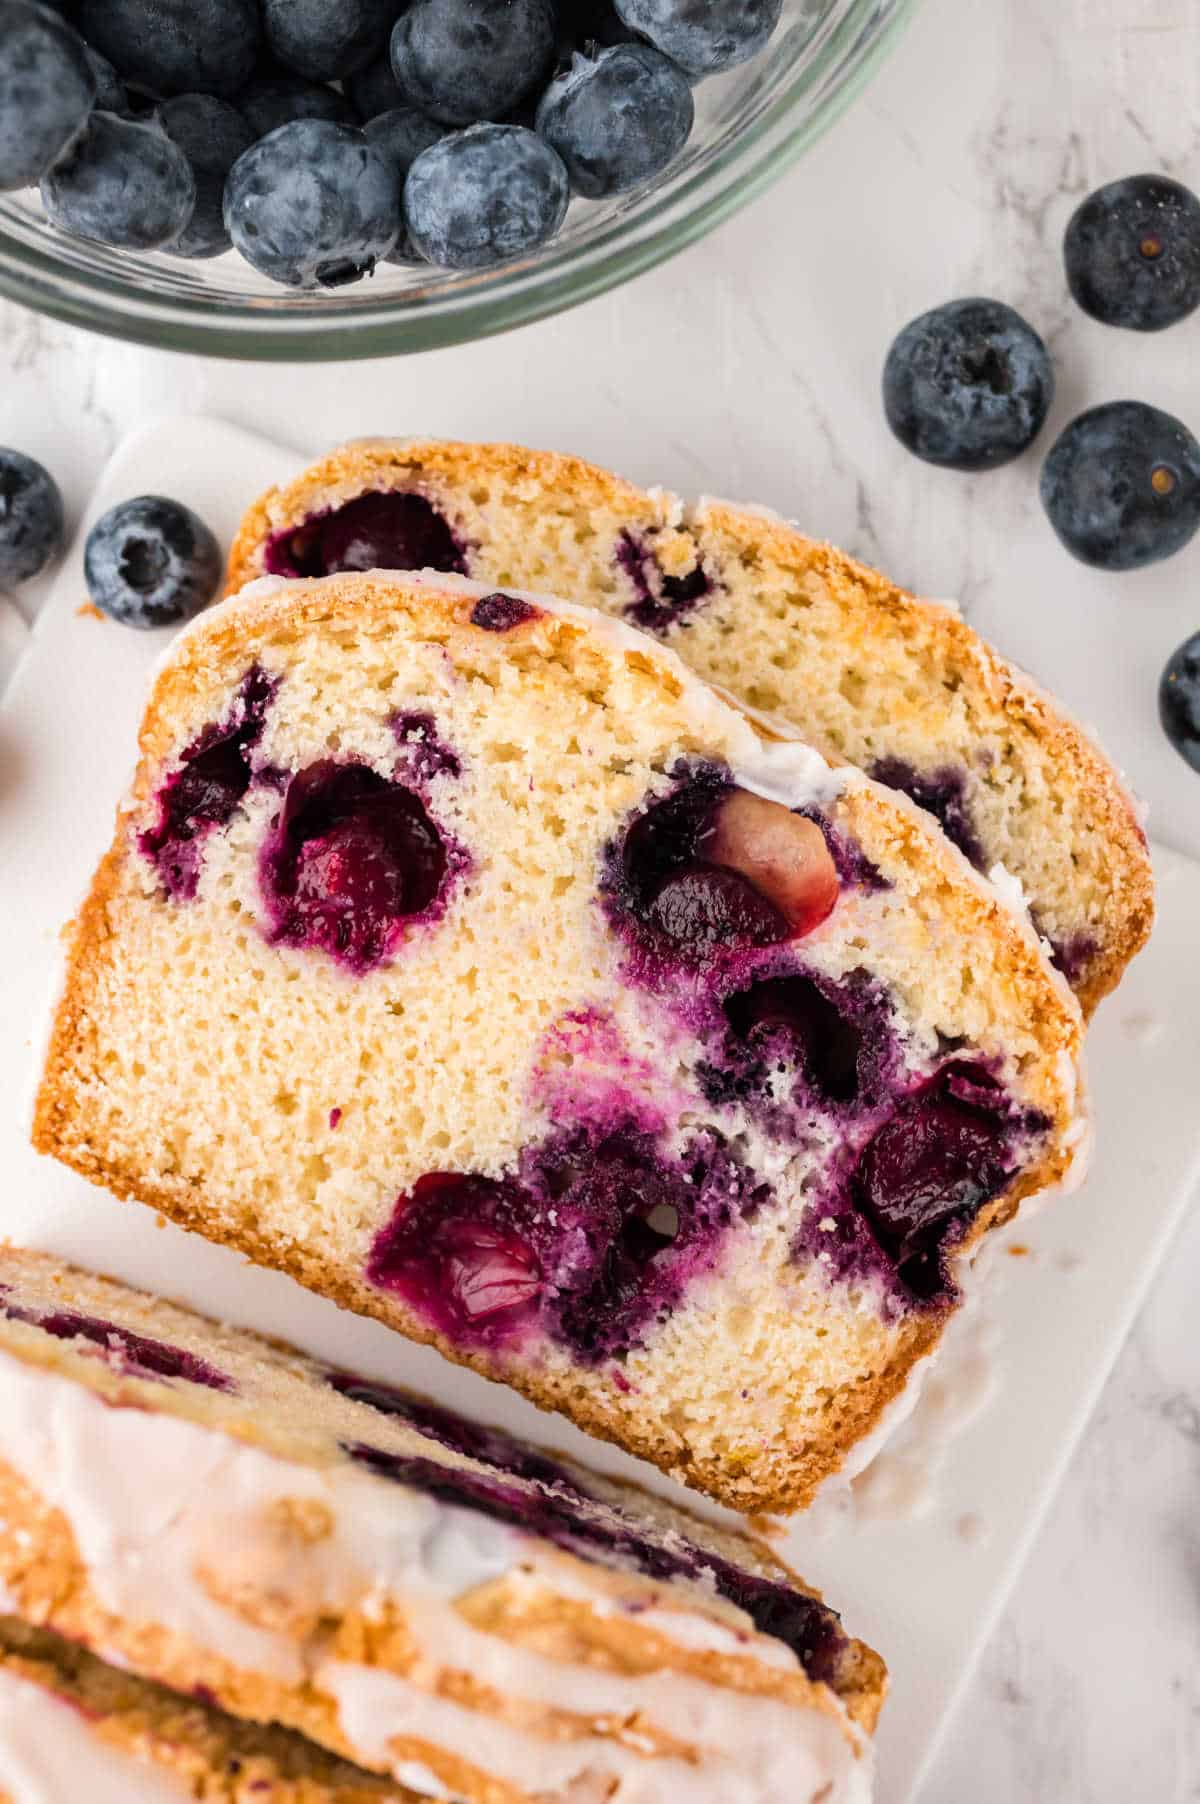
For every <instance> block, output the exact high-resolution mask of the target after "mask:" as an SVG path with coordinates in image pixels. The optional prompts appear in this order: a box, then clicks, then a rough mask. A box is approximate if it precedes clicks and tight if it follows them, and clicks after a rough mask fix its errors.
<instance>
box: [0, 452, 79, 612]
mask: <svg viewBox="0 0 1200 1804" xmlns="http://www.w3.org/2000/svg"><path fill="white" fill-rule="evenodd" d="M62 536H63V504H62V496H61V495H60V494H59V492H58V484H57V483H56V482H55V480H54V478H53V476H51V474H50V472H49V471H48V470H45V469H43V468H42V466H41V464H39V463H35V461H34V459H33V458H32V457H26V456H25V454H24V452H22V451H12V450H10V449H9V448H8V447H7V446H4V445H0V588H4V589H14V588H15V587H16V585H17V584H18V583H24V582H28V581H29V579H30V577H32V576H38V575H40V573H41V572H42V571H43V570H44V569H45V568H46V565H47V564H48V563H49V562H50V559H51V558H52V557H54V556H55V554H56V553H57V552H58V550H59V548H60V546H61V545H62Z"/></svg>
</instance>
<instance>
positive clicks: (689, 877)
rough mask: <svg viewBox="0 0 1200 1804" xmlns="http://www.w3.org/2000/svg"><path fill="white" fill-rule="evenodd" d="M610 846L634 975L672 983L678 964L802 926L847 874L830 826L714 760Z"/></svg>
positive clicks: (609, 868) (713, 959) (682, 774)
mask: <svg viewBox="0 0 1200 1804" xmlns="http://www.w3.org/2000/svg"><path fill="white" fill-rule="evenodd" d="M673 778H674V787H673V788H672V789H671V790H670V791H669V792H668V793H667V794H666V795H665V796H661V797H659V798H657V799H656V800H653V801H651V802H650V804H649V805H648V806H647V807H646V808H644V809H643V810H642V811H641V812H640V813H639V814H638V815H636V816H635V818H634V819H633V821H632V822H631V823H630V825H629V826H628V827H627V828H626V829H625V831H624V832H623V833H622V834H621V835H620V836H618V837H617V838H616V839H614V840H613V841H611V842H610V844H609V846H608V847H607V849H606V852H605V855H604V870H603V873H602V876H601V883H600V888H601V894H602V896H603V898H604V905H605V908H606V910H607V913H608V916H609V920H610V921H611V923H612V924H613V926H614V927H616V928H617V930H618V931H620V932H621V933H622V934H623V935H624V937H625V938H626V939H627V940H629V941H630V942H631V943H632V945H633V947H634V949H635V952H636V954H638V955H639V956H636V957H635V959H634V961H633V966H632V970H631V975H632V976H633V978H634V980H635V981H637V982H640V983H642V984H644V985H646V986H647V987H650V988H663V987H664V986H665V987H667V988H670V987H673V986H674V985H675V980H676V977H677V974H678V971H679V968H680V967H681V966H683V967H690V968H692V969H693V970H695V969H702V968H705V967H711V966H713V965H714V964H720V963H722V962H723V961H724V962H728V960H729V959H730V957H731V956H734V957H736V956H737V955H739V954H745V953H747V952H753V951H761V950H762V949H763V948H764V947H770V946H778V945H781V944H783V943H784V942H789V941H795V940H798V939H802V938H804V937H805V936H806V935H807V934H810V933H812V932H813V931H815V929H816V928H817V927H819V926H820V925H821V923H822V922H823V921H824V920H825V919H826V918H827V917H828V915H829V914H830V913H831V912H832V910H833V908H834V907H835V905H836V903H837V899H838V895H839V893H840V890H841V887H842V879H841V877H840V875H839V873H838V870H837V866H836V864H835V862H834V859H833V857H832V855H831V853H830V851H829V848H828V845H827V843H826V837H825V833H824V830H823V829H822V828H821V827H820V825H819V824H817V823H816V822H814V821H812V820H809V819H808V818H806V817H805V816H804V815H803V814H802V813H800V812H799V811H794V810H791V809H789V808H787V807H785V806H784V805H783V804H782V803H780V802H773V801H768V800H765V799H764V798H763V797H761V796H758V795H754V794H752V793H751V792H750V791H749V790H746V789H742V788H739V787H738V786H737V785H736V784H735V783H734V782H733V781H732V778H731V777H730V774H729V772H728V771H727V770H725V769H723V768H721V767H719V766H716V765H711V764H704V765H696V766H692V767H690V768H688V767H683V768H681V769H677V770H676V771H675V772H674V773H673Z"/></svg>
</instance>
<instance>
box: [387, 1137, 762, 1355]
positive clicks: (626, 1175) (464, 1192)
mask: <svg viewBox="0 0 1200 1804" xmlns="http://www.w3.org/2000/svg"><path fill="white" fill-rule="evenodd" d="M770 1198H771V1191H770V1187H769V1186H768V1185H767V1184H766V1183H765V1182H763V1181H762V1179H761V1178H759V1177H758V1176H757V1175H756V1174H754V1173H752V1172H750V1171H749V1170H747V1169H746V1167H745V1166H744V1165H742V1164H741V1162H740V1161H739V1159H738V1158H737V1157H736V1156H735V1154H734V1152H733V1151H732V1150H731V1148H730V1147H729V1146H728V1145H727V1144H726V1143H725V1141H724V1140H723V1139H722V1137H721V1136H720V1135H719V1134H716V1133H714V1132H712V1131H711V1130H709V1131H705V1132H699V1133H696V1134H694V1135H693V1136H692V1138H691V1140H690V1141H689V1142H687V1144H686V1145H685V1146H684V1147H683V1148H682V1149H681V1150H680V1151H679V1152H678V1153H676V1154H670V1153H667V1152H665V1151H664V1150H663V1148H662V1145H661V1137H660V1136H658V1135H655V1134H649V1133H647V1132H645V1131H644V1130H643V1129H642V1128H641V1127H640V1126H639V1125H637V1123H636V1122H628V1123H626V1124H624V1125H623V1126H604V1127H597V1126H596V1125H595V1124H594V1123H588V1122H578V1123H576V1124H575V1125H573V1126H571V1127H569V1128H565V1129H563V1130H561V1131H559V1132H556V1133H553V1134H551V1135H549V1136H548V1137H547V1138H546V1139H544V1140H542V1141H540V1142H538V1143H535V1144H533V1145H530V1146H528V1147H526V1148H525V1149H524V1151H523V1152H522V1154H521V1156H520V1159H519V1160H518V1163H517V1169H516V1171H515V1172H514V1173H512V1174H510V1175H506V1176H504V1177H499V1178H494V1177H485V1176H482V1175H480V1174H478V1173H469V1172H468V1173H458V1172H428V1173H426V1174H425V1175H424V1176H423V1177H421V1178H419V1179H418V1180H417V1182H416V1183H415V1184H414V1185H413V1187H412V1190H411V1191H410V1192H409V1193H408V1194H407V1195H405V1196H402V1197H401V1198H400V1199H399V1201H398V1202H397V1204H396V1208H395V1211H394V1214H393V1216H392V1219H391V1221H390V1222H389V1223H388V1224H387V1225H386V1226H385V1227H384V1228H383V1229H382V1231H381V1232H380V1233H379V1235H378V1236H377V1237H376V1240H375V1243H374V1246H373V1247H372V1250H371V1255H370V1258H369V1261H368V1265H367V1278H368V1280H369V1282H370V1283H372V1284H374V1285H377V1286H378V1287H379V1288H380V1289H383V1290H388V1291H391V1292H393V1293H394V1294H396V1295H398V1296H400V1297H403V1299H404V1300H405V1302H406V1303H408V1304H409V1306H410V1307H411V1308H412V1309H413V1310H414V1311H415V1312H416V1313H417V1314H418V1315H419V1316H420V1317H421V1319H422V1320H424V1321H425V1322H427V1323H428V1324H429V1326H430V1327H432V1328H434V1329H435V1330H437V1331H438V1332H439V1333H441V1334H443V1335H445V1336H446V1338H447V1339H449V1340H451V1341H453V1342H454V1343H455V1345H458V1346H475V1347H490V1348H497V1349H503V1348H504V1347H505V1346H509V1345H515V1344H520V1343H522V1342H526V1341H528V1340H529V1339H530V1338H532V1337H536V1336H540V1335H545V1336H549V1338H550V1339H551V1340H553V1341H555V1342H557V1343H558V1344H560V1345H563V1346H566V1347H568V1348H569V1349H570V1350H571V1352H572V1354H573V1356H574V1357H575V1358H576V1359H577V1360H580V1361H582V1362H584V1363H586V1364H591V1365H596V1364H599V1363H601V1362H602V1361H604V1360H606V1359H619V1358H620V1357H621V1356H622V1355H623V1354H625V1353H628V1352H629V1351H631V1350H632V1349H633V1348H635V1347H638V1346H640V1345H641V1344H642V1343H643V1341H644V1338H645V1336H646V1334H647V1333H648V1332H649V1331H650V1330H651V1329H652V1328H653V1326H654V1324H655V1323H656V1322H658V1321H661V1320H663V1319H665V1318H666V1317H667V1316H668V1315H669V1314H670V1313H671V1311H672V1310H673V1309H674V1308H675V1307H676V1306H677V1305H678V1303H679V1302H680V1301H681V1300H682V1298H683V1296H684V1293H685V1292H686V1290H687V1288H688V1286H689V1285H690V1284H691V1283H692V1282H693V1281H694V1280H695V1279H696V1278H697V1277H698V1276H699V1275H700V1274H702V1273H703V1272H706V1271H710V1270H712V1269H713V1268H714V1267H715V1266H716V1264H717V1263H718V1261H719V1258H720V1255H721V1252H722V1249H723V1247H724V1244H725V1241H726V1239H727V1236H728V1234H729V1232H730V1230H731V1229H732V1228H733V1227H734V1225H735V1224H736V1223H737V1222H739V1221H743V1220H747V1219H749V1218H750V1217H751V1216H753V1215H754V1214H755V1213H756V1212H757V1211H758V1210H759V1209H760V1208H762V1207H763V1206H764V1205H765V1204H766V1203H768V1202H769V1201H770Z"/></svg>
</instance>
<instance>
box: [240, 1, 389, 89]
mask: <svg viewBox="0 0 1200 1804" xmlns="http://www.w3.org/2000/svg"><path fill="white" fill-rule="evenodd" d="M396 12H397V0H263V25H264V27H265V29H266V34H267V43H268V44H269V46H270V48H271V51H272V53H273V54H274V55H275V56H277V57H278V58H279V61H280V62H281V63H286V64H287V66H288V68H289V69H295V71H296V72H297V74H298V75H307V76H308V77H309V79H310V80H312V81H341V79H342V78H343V76H346V75H352V74H353V73H354V72H355V70H356V69H362V68H365V67H366V65H367V64H368V63H369V62H370V61H371V59H372V57H376V56H379V55H381V54H382V53H383V51H385V50H386V49H387V41H388V34H389V32H390V31H391V29H392V23H393V21H394V20H395V17H396Z"/></svg>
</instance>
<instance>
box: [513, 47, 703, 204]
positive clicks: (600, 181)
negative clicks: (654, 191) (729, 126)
mask: <svg viewBox="0 0 1200 1804" xmlns="http://www.w3.org/2000/svg"><path fill="white" fill-rule="evenodd" d="M694 116H695V107H694V104H693V101H692V90H691V88H690V87H689V86H688V80H687V76H686V75H684V73H683V71H682V70H681V69H679V68H678V67H677V66H676V65H675V64H674V63H673V62H671V61H670V59H669V58H668V57H665V56H663V54H662V52H661V51H658V50H652V49H651V47H650V45H649V44H617V45H615V46H614V47H613V48H612V49H611V50H600V51H598V52H597V53H596V54H595V55H588V54H584V53H581V52H576V54H575V56H574V57H573V58H572V59H571V64H570V67H569V68H567V69H564V70H562V71H560V73H559V74H558V75H556V76H555V78H554V80H553V81H552V82H551V83H550V86H549V87H548V88H547V89H546V92H545V93H544V94H543V95H542V99H541V103H540V105H539V106H538V110H537V128H538V131H539V132H540V133H541V134H542V136H543V138H545V140H546V142H547V144H549V145H551V146H552V147H553V148H554V149H555V150H556V151H557V152H558V154H559V156H560V157H561V158H562V160H563V162H564V163H565V164H566V166H567V173H568V174H569V176H570V178H571V186H572V188H574V190H575V192H576V193H577V194H585V195H587V197H588V199H589V200H598V199H600V198H601V197H602V196H603V195H606V194H621V193H623V192H624V190H625V189H626V188H635V187H636V186H637V184H638V183H639V182H644V181H646V180H648V178H649V177H650V176H652V175H657V174H658V172H659V170H660V169H665V168H666V166H667V164H668V163H669V162H671V161H672V159H673V158H674V157H675V156H676V155H677V154H678V153H679V152H680V151H681V150H682V149H683V147H684V145H685V144H686V143H687V140H688V134H689V132H690V131H691V129H692V119H693V117H694Z"/></svg>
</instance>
